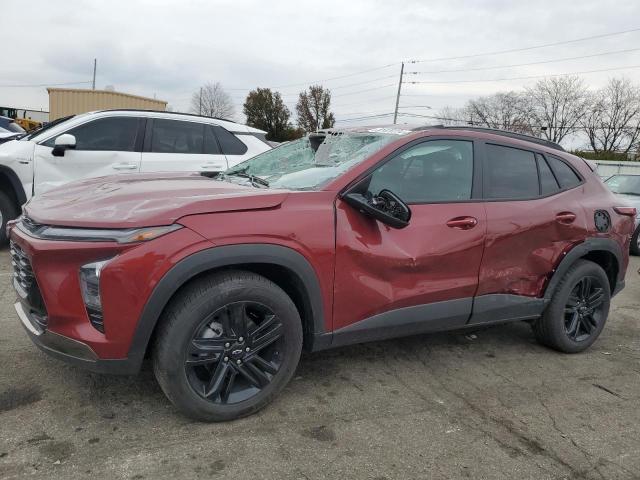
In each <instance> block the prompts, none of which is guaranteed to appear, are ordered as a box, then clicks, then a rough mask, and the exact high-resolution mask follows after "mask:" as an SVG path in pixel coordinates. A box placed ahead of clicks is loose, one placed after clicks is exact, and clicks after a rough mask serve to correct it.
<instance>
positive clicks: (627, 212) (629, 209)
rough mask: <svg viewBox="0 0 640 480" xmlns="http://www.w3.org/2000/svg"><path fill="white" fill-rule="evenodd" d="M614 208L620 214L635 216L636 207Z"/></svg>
mask: <svg viewBox="0 0 640 480" xmlns="http://www.w3.org/2000/svg"><path fill="white" fill-rule="evenodd" d="M613 210H614V211H615V212H616V213H617V214H620V215H624V216H625V217H635V216H636V209H635V207H613Z"/></svg>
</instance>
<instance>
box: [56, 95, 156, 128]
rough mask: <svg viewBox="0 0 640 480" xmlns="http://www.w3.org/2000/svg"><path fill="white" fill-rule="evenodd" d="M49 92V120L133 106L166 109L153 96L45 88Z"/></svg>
mask: <svg viewBox="0 0 640 480" xmlns="http://www.w3.org/2000/svg"><path fill="white" fill-rule="evenodd" d="M47 92H49V121H52V120H55V119H57V118H60V117H66V116H67V115H76V114H78V113H85V112H92V111H95V110H110V109H114V108H135V109H140V110H166V108H167V102H165V101H164V100H156V99H155V98H147V97H139V96H138V95H130V94H128V93H121V92H114V91H111V90H87V89H81V88H47Z"/></svg>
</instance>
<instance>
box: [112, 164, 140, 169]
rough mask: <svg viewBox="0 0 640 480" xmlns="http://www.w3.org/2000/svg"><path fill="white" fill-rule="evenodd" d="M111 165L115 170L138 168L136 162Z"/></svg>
mask: <svg viewBox="0 0 640 480" xmlns="http://www.w3.org/2000/svg"><path fill="white" fill-rule="evenodd" d="M111 167H112V168H113V169H114V170H136V169H137V168H138V165H136V164H135V163H114V164H113V165H111Z"/></svg>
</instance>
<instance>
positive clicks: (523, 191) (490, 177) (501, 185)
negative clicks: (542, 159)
mask: <svg viewBox="0 0 640 480" xmlns="http://www.w3.org/2000/svg"><path fill="white" fill-rule="evenodd" d="M539 195H540V187H539V184H538V169H537V167H536V158H535V155H534V154H533V152H530V151H527V150H521V149H519V148H512V147H505V146H502V145H493V144H486V162H485V171H484V196H485V197H486V198H495V199H501V198H502V199H518V198H534V197H537V196H539Z"/></svg>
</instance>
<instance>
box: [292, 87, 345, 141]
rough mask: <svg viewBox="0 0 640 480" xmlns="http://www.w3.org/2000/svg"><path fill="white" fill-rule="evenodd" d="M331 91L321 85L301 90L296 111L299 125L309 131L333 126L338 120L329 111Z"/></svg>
mask: <svg viewBox="0 0 640 480" xmlns="http://www.w3.org/2000/svg"><path fill="white" fill-rule="evenodd" d="M330 106H331V92H330V91H329V90H325V89H324V88H322V86H320V85H312V86H311V87H309V90H308V91H304V92H300V96H299V97H298V103H297V104H296V112H297V114H298V125H300V127H302V128H303V129H304V130H305V131H307V132H315V131H316V130H320V129H322V128H331V127H333V125H334V124H335V122H336V120H335V117H334V116H333V113H331V112H330V111H329V108H330Z"/></svg>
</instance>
